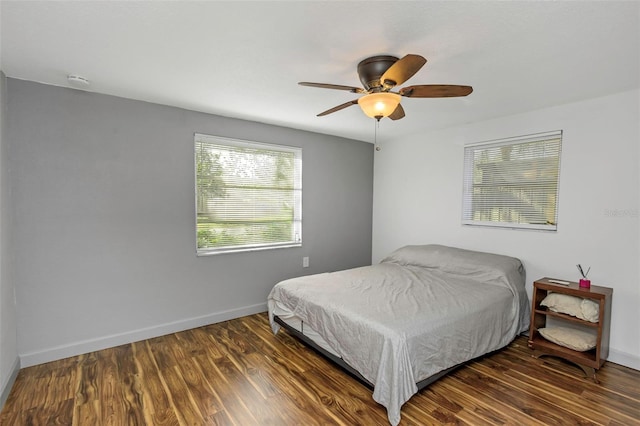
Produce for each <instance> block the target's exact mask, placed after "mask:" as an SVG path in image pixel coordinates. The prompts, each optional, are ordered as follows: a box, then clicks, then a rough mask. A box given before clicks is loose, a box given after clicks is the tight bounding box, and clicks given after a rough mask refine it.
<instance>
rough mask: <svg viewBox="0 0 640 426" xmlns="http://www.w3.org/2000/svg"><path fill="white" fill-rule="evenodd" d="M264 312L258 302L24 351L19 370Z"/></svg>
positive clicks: (264, 309)
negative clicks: (109, 334)
mask: <svg viewBox="0 0 640 426" xmlns="http://www.w3.org/2000/svg"><path fill="white" fill-rule="evenodd" d="M266 310H267V304H266V302H265V303H259V304H257V305H251V306H244V307H242V308H238V309H231V310H228V311H222V312H215V313H211V314H208V315H203V316H200V317H196V318H188V319H184V320H180V321H175V322H171V323H167V324H162V325H158V326H154V327H148V328H143V329H139V330H133V331H130V332H126V333H120V334H114V335H111V336H104V337H98V338H95V339H89V340H84V341H81V342H77V343H72V344H68V345H63V346H56V347H53V348H49V349H46V350H43V351H37V352H28V353H24V354H20V364H21V365H22V367H30V366H32V365H37V364H43V363H45V362H49V361H55V360H58V359H63V358H68V357H70V356H76V355H80V354H85V353H87V352H93V351H98V350H101V349H106V348H111V347H114V346H119V345H124V344H127V343H132V342H137V341H140V340H145V339H151V338H154V337H158V336H164V335H166V334H171V333H176V332H178V331H184V330H189V329H191V328H197V327H202V326H204V325H209V324H215V323H217V322H222V321H227V320H230V319H234V318H240V317H244V316H247V315H253V314H257V313H260V312H265V311H266Z"/></svg>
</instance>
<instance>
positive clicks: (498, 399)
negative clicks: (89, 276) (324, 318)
mask: <svg viewBox="0 0 640 426" xmlns="http://www.w3.org/2000/svg"><path fill="white" fill-rule="evenodd" d="M598 376H599V379H600V384H595V383H593V382H592V381H591V380H589V379H587V378H584V373H583V372H582V370H580V369H579V368H578V367H576V366H573V365H571V364H569V363H566V362H564V361H561V360H558V359H555V358H550V357H543V358H541V359H534V358H532V357H531V350H530V349H529V348H528V347H527V342H526V339H525V338H523V337H518V338H517V339H516V340H515V341H514V342H513V343H512V344H511V345H510V346H509V347H508V348H506V349H504V350H502V351H498V352H496V353H494V354H492V355H490V356H487V357H484V358H482V359H480V360H477V361H474V362H471V363H469V364H468V365H467V366H465V367H463V368H460V369H458V370H456V371H455V372H453V373H452V374H450V375H448V376H447V377H445V378H443V379H441V380H439V381H438V382H436V383H434V384H432V385H431V386H429V387H427V388H426V389H424V390H422V391H421V392H420V393H419V394H417V395H414V397H413V398H412V399H411V400H410V401H409V402H407V403H406V404H405V405H404V406H403V408H402V422H401V425H437V424H456V425H457V424H461V425H464V424H466V425H496V424H509V425H543V424H545V425H634V424H636V425H640V420H639V419H640V371H636V370H632V369H629V368H626V367H622V366H619V365H616V364H613V363H609V362H608V363H606V364H605V365H604V367H603V368H602V369H601V370H600V371H599V373H598ZM0 424H2V425H7V426H9V425H11V426H13V425H82V426H84V425H91V426H93V425H154V426H159V425H238V426H248V425H384V424H388V422H387V416H386V411H385V410H384V408H383V407H382V406H380V405H378V404H377V403H376V402H374V401H373V399H372V398H371V391H369V390H368V389H367V388H365V387H364V386H362V385H361V384H360V383H358V382H356V381H355V380H354V379H352V378H351V377H349V376H348V375H346V374H344V373H343V372H342V371H340V370H338V369H336V368H335V367H334V366H333V365H331V364H329V363H328V362H327V361H325V360H324V359H323V358H321V357H320V356H318V355H317V354H316V353H315V352H313V351H312V350H310V349H308V348H306V347H304V346H302V345H301V344H300V343H299V342H298V341H297V340H295V339H294V338H293V337H291V336H290V335H289V334H287V333H286V332H285V331H281V332H280V333H278V335H277V336H274V335H273V334H272V333H271V330H270V328H269V324H268V321H267V316H266V314H257V315H252V316H248V317H244V318H239V319H235V320H232V321H227V322H223V323H219V324H214V325H210V326H206V327H201V328H197V329H193V330H188V331H184V332H181V333H175V334H170V335H167V336H162V337H158V338H155V339H150V340H145V341H141V342H136V343H132V344H128V345H122V346H118V347H115V348H110V349H106V350H102V351H98V352H92V353H88V354H85V355H81V356H77V357H72V358H68V359H63V360H60V361H55V362H50V363H47V364H42V365H37V366H34V367H29V368H24V369H22V370H21V371H20V373H19V375H18V378H17V380H16V383H15V385H14V386H13V389H12V390H11V393H10V395H9V398H8V400H7V402H6V404H5V406H4V408H3V410H2V412H1V413H0Z"/></svg>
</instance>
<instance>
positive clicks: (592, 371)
mask: <svg viewBox="0 0 640 426" xmlns="http://www.w3.org/2000/svg"><path fill="white" fill-rule="evenodd" d="M529 347H530V348H532V349H533V354H532V355H531V356H532V357H534V358H540V357H541V356H545V355H548V356H555V357H559V358H562V359H564V360H567V361H569V362H571V363H573V364H575V365H577V366H578V367H580V368H581V369H582V371H584V373H585V374H586V375H587V377H589V378H591V379H592V380H593V381H594V383H599V381H598V377H597V375H596V372H597V369H599V368H600V367H601V366H602V364H604V360H603V361H602V363H599V362H598V361H597V360H596V353H595V350H591V351H586V352H576V351H574V350H572V349H569V348H565V347H563V346H559V345H556V344H555V343H552V342H549V341H548V340H545V339H544V338H543V337H542V336H539V335H538V336H535V337H534V338H533V339H530V340H529Z"/></svg>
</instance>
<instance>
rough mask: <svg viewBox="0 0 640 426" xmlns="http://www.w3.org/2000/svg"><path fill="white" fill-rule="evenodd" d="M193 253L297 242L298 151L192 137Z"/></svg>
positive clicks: (299, 198)
mask: <svg viewBox="0 0 640 426" xmlns="http://www.w3.org/2000/svg"><path fill="white" fill-rule="evenodd" d="M195 163H196V226H197V252H198V254H214V253H223V252H231V251H246V250H258V249H265V248H276V247H290V246H299V245H301V244H302V150H301V149H300V148H294V147H286V146H280V145H270V144H261V143H255V142H247V141H239V140H232V139H226V138H221V137H215V136H208V135H201V134H196V135H195Z"/></svg>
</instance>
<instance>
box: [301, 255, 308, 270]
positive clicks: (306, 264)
mask: <svg viewBox="0 0 640 426" xmlns="http://www.w3.org/2000/svg"><path fill="white" fill-rule="evenodd" d="M302 267H303V268H308V267H309V256H305V257H303V258H302Z"/></svg>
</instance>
